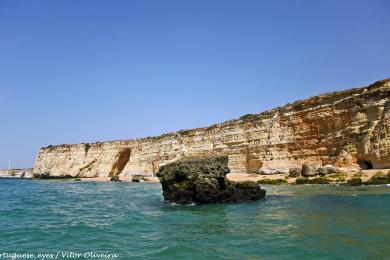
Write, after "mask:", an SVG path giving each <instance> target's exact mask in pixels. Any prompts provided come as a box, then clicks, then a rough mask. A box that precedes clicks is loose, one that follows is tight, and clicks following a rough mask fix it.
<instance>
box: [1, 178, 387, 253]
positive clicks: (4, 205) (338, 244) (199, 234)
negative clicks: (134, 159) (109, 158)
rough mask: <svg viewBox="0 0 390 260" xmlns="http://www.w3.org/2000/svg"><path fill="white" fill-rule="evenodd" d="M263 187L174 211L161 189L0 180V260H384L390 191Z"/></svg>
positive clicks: (383, 188)
mask: <svg viewBox="0 0 390 260" xmlns="http://www.w3.org/2000/svg"><path fill="white" fill-rule="evenodd" d="M265 187H266V189H267V198H266V199H264V200H261V201H257V202H250V203H235V204H217V205H193V206H178V205H172V204H171V203H167V202H164V201H163V197H162V195H161V187H160V184H159V183H93V182H87V183H86V182H70V181H34V180H32V181H29V180H0V254H2V253H4V252H6V253H7V254H11V253H14V254H15V253H20V254H21V253H30V254H49V253H52V254H55V255H56V256H57V257H58V259H61V258H62V256H63V255H61V254H62V253H64V252H67V253H74V254H80V255H77V257H76V258H73V259H83V258H87V257H90V256H91V254H90V253H88V252H93V253H95V257H97V258H98V257H100V256H102V255H100V256H99V255H96V254H106V255H105V256H107V254H116V255H117V256H118V258H117V259H172V258H179V259H183V258H185V259H202V258H203V259H206V258H207V259H213V258H215V259H219V258H227V259H313V258H315V259H389V258H390V223H389V220H390V187H387V186H372V187H371V186H370V187H368V186H362V187H331V186H265ZM3 256H4V254H3ZM0 257H1V255H0ZM48 258H50V257H49V255H48ZM100 259H104V258H100Z"/></svg>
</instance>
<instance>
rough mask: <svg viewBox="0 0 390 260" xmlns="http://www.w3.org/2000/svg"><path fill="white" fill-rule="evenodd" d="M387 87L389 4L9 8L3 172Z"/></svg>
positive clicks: (4, 10) (0, 31)
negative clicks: (38, 159) (65, 147)
mask: <svg viewBox="0 0 390 260" xmlns="http://www.w3.org/2000/svg"><path fill="white" fill-rule="evenodd" d="M386 77H390V1H386V0H383V1H372V0H370V1H369V0H366V1H359V0H351V1H348V0H345V1H341V0H335V1H332V0H323V1H311V0H308V1H305V0H299V1H294V0H285V1H278V0H277V1H275V0H272V1H271V0H268V1H261V0H254V1H250V0H235V1H229V0H224V1H221V0H207V1H206V0H186V1H183V0H178V1H170V0H167V1H151V0H139V1H131V0H129V1H118V0H115V1H109V0H106V1H97V0H93V1H86V0H83V1H80V0H74V1H72V0H57V1H51V0H48V1H41V0H34V1H30V0H25V1H23V0H19V1H11V0H9V1H4V0H0V90H1V91H0V97H1V102H0V118H1V125H0V168H6V167H8V160H11V162H12V166H13V167H32V166H33V163H34V160H35V156H36V154H37V152H38V150H39V148H40V147H42V146H47V145H50V144H62V143H79V142H94V141H105V140H116V139H131V138H136V137H144V136H152V135H159V134H162V133H166V132H170V131H176V130H180V129H188V128H194V127H201V126H207V125H210V124H213V123H217V122H222V121H225V120H228V119H233V118H237V117H239V116H241V115H244V114H248V113H258V112H262V111H264V110H267V109H270V108H273V107H276V106H279V105H283V104H285V103H288V102H291V101H294V100H297V99H302V98H306V97H309V96H312V95H316V94H320V93H323V92H328V91H334V90H341V89H347V88H351V87H359V86H364V85H367V84H370V83H372V82H374V81H376V80H380V79H383V78H386Z"/></svg>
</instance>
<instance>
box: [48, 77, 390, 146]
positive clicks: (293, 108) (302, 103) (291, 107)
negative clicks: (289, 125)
mask: <svg viewBox="0 0 390 260" xmlns="http://www.w3.org/2000/svg"><path fill="white" fill-rule="evenodd" d="M381 89H385V90H386V91H387V90H389V89H390V78H386V79H383V80H380V81H376V82H375V83H373V84H371V85H369V86H366V87H360V88H352V89H347V90H342V91H335V92H328V93H323V94H320V95H317V96H313V97H310V98H308V99H303V100H298V101H295V102H293V103H291V104H290V103H288V104H286V105H284V106H280V107H276V108H273V109H270V110H267V111H264V112H261V113H258V114H246V115H243V116H241V117H240V118H238V119H232V120H228V121H225V122H222V123H216V124H213V125H211V126H208V127H199V128H194V129H188V130H187V129H186V130H179V131H176V132H170V133H166V134H162V135H159V136H153V137H143V138H137V139H130V140H113V141H104V142H94V143H91V145H101V144H104V143H121V142H124V143H128V142H137V141H141V140H142V141H148V140H151V141H152V140H158V139H161V138H164V137H168V136H187V135H191V133H195V132H196V131H200V130H202V131H208V130H212V129H214V128H217V127H220V126H227V125H235V124H241V123H246V122H251V121H256V120H261V119H268V118H271V117H273V116H274V115H275V114H276V113H289V112H298V111H302V110H306V109H309V108H313V107H317V106H320V105H330V104H333V103H335V102H337V101H340V100H343V99H345V98H351V97H354V96H358V95H362V94H365V93H371V94H372V93H373V92H377V91H379V90H381ZM72 145H74V144H61V145H49V146H47V147H43V148H41V149H52V148H66V147H69V146H72ZM79 145H86V146H89V145H90V144H89V143H81V144H79Z"/></svg>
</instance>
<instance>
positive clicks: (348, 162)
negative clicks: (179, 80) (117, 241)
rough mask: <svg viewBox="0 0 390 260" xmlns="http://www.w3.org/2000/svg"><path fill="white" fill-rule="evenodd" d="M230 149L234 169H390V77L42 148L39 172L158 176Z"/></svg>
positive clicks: (78, 175) (36, 169) (77, 174)
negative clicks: (207, 120) (205, 120)
mask: <svg viewBox="0 0 390 260" xmlns="http://www.w3.org/2000/svg"><path fill="white" fill-rule="evenodd" d="M211 155H226V156H228V158H229V165H228V166H229V168H230V169H231V171H232V173H243V174H245V173H259V172H263V173H266V172H272V171H277V170H283V172H285V171H286V169H290V168H301V166H302V165H303V164H307V165H312V166H315V167H317V168H318V167H322V166H325V165H328V164H329V165H334V166H337V167H344V168H345V167H349V168H390V79H386V80H382V81H379V82H376V83H374V84H372V85H370V86H369V87H364V88H358V89H350V90H346V91H341V92H335V93H330V94H323V95H320V96H316V97H312V98H309V99H307V100H303V101H297V102H294V103H293V104H288V105H286V106H283V107H279V108H276V109H272V110H269V111H266V112H263V113H261V114H257V115H246V116H243V117H241V118H240V119H237V120H231V121H227V122H224V123H221V124H215V125H212V126H210V127H206V128H197V129H193V130H184V131H178V132H175V133H169V134H165V135H161V136H158V137H148V138H142V139H136V140H124V141H112V142H98V143H91V144H74V145H58V146H49V147H45V148H42V149H41V150H40V152H39V154H38V156H37V159H36V163H35V167H34V173H37V174H46V175H48V176H72V177H96V176H115V175H121V176H129V175H134V174H144V175H151V174H153V173H156V172H157V171H158V169H159V167H160V166H163V165H166V164H168V163H171V162H174V161H176V160H179V159H181V158H184V157H197V156H211Z"/></svg>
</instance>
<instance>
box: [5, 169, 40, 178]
mask: <svg viewBox="0 0 390 260" xmlns="http://www.w3.org/2000/svg"><path fill="white" fill-rule="evenodd" d="M32 177H33V169H32V168H27V169H9V170H0V178H7V179H8V178H9V179H11V178H16V179H29V178H32Z"/></svg>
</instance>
